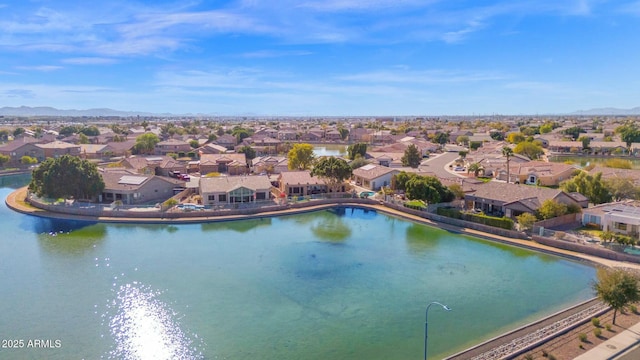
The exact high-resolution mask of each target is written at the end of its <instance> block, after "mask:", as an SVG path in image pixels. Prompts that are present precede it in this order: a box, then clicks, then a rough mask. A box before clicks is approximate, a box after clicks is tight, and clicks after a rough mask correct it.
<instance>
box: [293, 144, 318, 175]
mask: <svg viewBox="0 0 640 360" xmlns="http://www.w3.org/2000/svg"><path fill="white" fill-rule="evenodd" d="M287 157H288V159H289V164H288V166H289V170H307V169H309V168H310V167H311V164H313V161H314V160H315V155H314V154H313V146H312V145H311V144H304V143H303V144H293V147H292V148H291V150H289V153H288V156H287Z"/></svg>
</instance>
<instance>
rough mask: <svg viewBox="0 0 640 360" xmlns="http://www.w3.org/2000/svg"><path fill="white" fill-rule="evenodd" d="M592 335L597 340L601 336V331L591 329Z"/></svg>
mask: <svg viewBox="0 0 640 360" xmlns="http://www.w3.org/2000/svg"><path fill="white" fill-rule="evenodd" d="M593 335H594V336H595V337H597V338H599V337H600V336H602V329H600V328H595V329H593Z"/></svg>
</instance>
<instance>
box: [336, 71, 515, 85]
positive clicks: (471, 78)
mask: <svg viewBox="0 0 640 360" xmlns="http://www.w3.org/2000/svg"><path fill="white" fill-rule="evenodd" d="M507 78H508V76H507V75H504V74H500V73H486V72H476V73H474V72H463V71H450V70H418V71H415V70H402V69H401V70H400V71H389V70H381V71H374V72H367V73H360V74H352V75H344V76H338V77H337V79H338V80H341V81H355V82H364V83H394V84H395V83H401V84H435V83H472V82H479V81H497V80H505V79H507Z"/></svg>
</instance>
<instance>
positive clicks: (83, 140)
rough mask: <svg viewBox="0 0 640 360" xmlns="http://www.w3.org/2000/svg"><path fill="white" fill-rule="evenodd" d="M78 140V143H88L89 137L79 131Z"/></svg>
mask: <svg viewBox="0 0 640 360" xmlns="http://www.w3.org/2000/svg"><path fill="white" fill-rule="evenodd" d="M78 142H79V143H80V144H88V143H89V137H88V136H87V135H85V134H83V133H80V134H79V135H78Z"/></svg>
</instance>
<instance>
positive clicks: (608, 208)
mask: <svg viewBox="0 0 640 360" xmlns="http://www.w3.org/2000/svg"><path fill="white" fill-rule="evenodd" d="M582 224H583V225H585V226H586V225H595V226H597V227H598V228H600V229H602V230H605V231H613V232H616V233H619V234H624V235H628V236H631V237H633V238H634V239H636V241H638V240H640V201H637V200H629V201H624V202H614V203H607V204H600V205H596V206H593V207H590V208H588V209H584V210H583V211H582Z"/></svg>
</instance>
